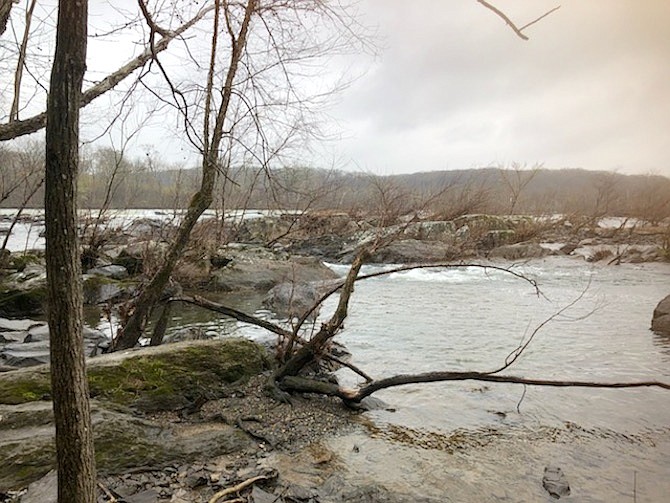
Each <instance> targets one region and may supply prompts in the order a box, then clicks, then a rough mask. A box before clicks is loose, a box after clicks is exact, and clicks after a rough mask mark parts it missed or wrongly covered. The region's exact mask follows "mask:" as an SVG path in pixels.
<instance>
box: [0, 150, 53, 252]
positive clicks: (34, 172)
mask: <svg viewBox="0 0 670 503" xmlns="http://www.w3.org/2000/svg"><path fill="white" fill-rule="evenodd" d="M11 154H12V155H11V156H7V157H10V158H11V159H10V160H8V161H6V162H7V164H6V165H5V166H4V167H3V172H2V173H1V174H0V204H1V203H2V202H3V201H5V200H8V199H9V200H10V201H11V202H13V203H14V204H13V206H15V207H16V208H17V211H16V213H15V214H14V217H13V218H12V221H11V223H10V224H9V228H8V229H7V234H6V235H5V238H4V239H3V241H2V245H1V246H0V251H2V250H5V249H6V248H7V245H8V244H9V238H10V236H11V235H12V232H13V230H14V228H15V227H16V225H17V224H18V223H19V222H20V220H21V217H22V214H23V211H24V210H25V209H26V208H27V207H28V204H29V203H30V202H31V201H32V200H33V198H34V197H35V195H36V194H37V192H38V191H39V190H40V189H41V188H42V186H43V184H44V146H43V145H42V144H40V143H37V142H28V143H27V144H25V145H24V146H23V148H22V150H20V151H18V152H12V153H11ZM0 158H1V157H0ZM0 162H1V161H0ZM12 195H14V197H11V196H12ZM10 198H11V199H10Z"/></svg>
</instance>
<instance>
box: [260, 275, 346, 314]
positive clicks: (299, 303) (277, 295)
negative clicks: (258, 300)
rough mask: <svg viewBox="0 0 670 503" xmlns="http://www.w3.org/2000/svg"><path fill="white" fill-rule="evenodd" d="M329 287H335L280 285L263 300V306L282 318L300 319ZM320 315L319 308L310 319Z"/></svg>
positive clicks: (304, 284)
mask: <svg viewBox="0 0 670 503" xmlns="http://www.w3.org/2000/svg"><path fill="white" fill-rule="evenodd" d="M329 285H330V287H332V286H334V284H333V283H331V282H321V283H293V282H285V283H280V284H279V285H276V286H274V287H273V288H272V289H271V290H270V291H269V292H268V293H267V295H266V296H265V298H264V299H263V306H265V307H267V308H268V309H270V310H271V311H273V312H274V313H275V314H277V315H278V316H281V317H286V318H300V317H302V316H303V315H304V314H305V313H306V312H307V311H308V310H310V309H311V308H312V306H313V305H314V304H315V303H316V302H317V301H318V300H319V299H320V298H321V296H322V295H323V294H324V293H325V292H326V291H327V290H328V289H329V287H328V286H329ZM318 313H319V310H318V308H317V309H315V310H314V312H313V313H312V315H311V317H310V318H312V319H313V318H315V317H316V316H317V315H318Z"/></svg>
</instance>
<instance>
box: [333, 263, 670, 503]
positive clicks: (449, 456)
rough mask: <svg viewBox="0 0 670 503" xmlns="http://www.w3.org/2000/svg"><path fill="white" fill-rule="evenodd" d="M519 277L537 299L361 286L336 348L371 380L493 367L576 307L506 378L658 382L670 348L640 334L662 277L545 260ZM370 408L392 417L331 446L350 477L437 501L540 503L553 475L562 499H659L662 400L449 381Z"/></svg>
mask: <svg viewBox="0 0 670 503" xmlns="http://www.w3.org/2000/svg"><path fill="white" fill-rule="evenodd" d="M515 270H517V271H518V272H522V273H524V274H525V275H527V276H528V277H531V278H535V279H537V281H538V284H539V286H540V288H541V291H542V294H543V295H541V296H538V295H537V294H536V292H535V290H534V289H533V288H532V287H530V285H528V284H527V283H525V282H524V281H522V280H519V279H518V278H515V277H513V276H511V275H509V274H505V273H501V272H498V271H484V270H482V269H477V268H465V269H458V270H443V271H427V270H421V271H412V272H407V273H398V274H392V275H391V276H389V277H385V278H380V279H372V280H368V281H365V282H361V283H360V284H359V285H358V287H357V289H356V292H355V295H354V298H353V303H352V307H351V311H350V316H349V318H348V320H347V322H346V330H345V332H344V333H343V334H342V338H341V340H342V342H344V343H345V344H346V345H347V347H348V348H349V349H350V351H351V352H352V353H353V354H354V358H355V362H356V363H357V364H358V365H360V366H361V367H362V368H364V369H366V371H368V372H369V373H370V374H372V375H373V376H374V377H383V376H389V375H393V374H396V373H416V372H426V371H430V370H480V371H486V370H492V369H494V368H496V367H498V366H500V365H501V364H502V363H503V362H504V360H505V357H506V356H507V355H508V354H509V353H510V352H511V351H512V350H514V349H515V348H516V347H517V346H518V345H519V343H520V341H521V340H522V338H524V337H525V338H527V337H529V336H530V334H532V332H533V331H534V330H535V328H536V327H537V326H538V325H539V324H541V323H542V322H543V321H544V320H546V319H547V318H549V317H550V316H552V315H553V314H555V313H556V312H558V311H559V310H560V309H562V308H563V307H565V306H566V305H567V304H569V303H570V302H572V301H573V300H575V299H577V298H578V297H580V296H581V298H580V300H579V301H578V302H577V303H576V304H575V306H574V307H573V308H571V309H569V310H567V311H566V312H564V313H563V314H562V316H559V317H557V318H556V319H555V320H554V321H552V322H550V323H548V324H547V325H545V326H544V327H543V328H542V329H541V330H539V331H538V332H537V334H536V335H535V338H534V340H533V343H532V344H531V345H530V346H529V348H528V350H527V351H526V352H525V353H524V355H523V356H522V357H521V358H520V359H519V360H518V361H517V362H516V363H515V364H514V365H513V366H512V367H511V368H510V369H508V370H507V371H506V372H507V373H509V374H513V375H519V376H524V377H537V378H548V379H566V380H592V381H630V380H665V381H666V382H668V381H670V339H668V338H663V337H661V336H658V335H655V334H653V333H652V332H651V331H650V330H649V325H650V320H651V314H652V312H653V309H654V307H655V305H656V303H657V302H658V301H659V300H660V299H661V298H663V297H664V296H665V295H667V294H668V293H669V292H668V288H669V286H670V267H668V266H667V265H663V264H644V265H622V266H618V267H614V266H610V267H605V266H593V267H591V266H589V265H586V264H585V263H584V262H581V261H576V260H574V259H567V258H548V259H545V260H541V261H540V260H537V261H531V262H528V263H526V264H524V265H520V266H518V267H516V268H515ZM347 377H348V375H343V376H342V378H343V380H345V381H346V380H347ZM349 381H351V382H353V381H355V380H352V379H351V378H349ZM375 396H378V397H379V398H382V399H383V400H384V401H386V402H387V403H388V404H389V405H390V406H392V407H393V408H394V409H395V411H394V412H389V411H374V412H369V413H367V421H368V427H367V429H368V433H367V434H356V435H350V436H345V437H343V438H339V439H335V440H333V441H332V442H331V447H332V448H333V449H334V450H335V452H336V453H337V454H338V455H339V456H341V458H342V459H343V461H345V462H346V465H347V466H348V467H349V475H348V476H349V477H351V479H352V480H355V481H358V482H361V483H365V482H376V483H383V484H385V485H386V486H388V487H390V488H392V489H396V490H398V491H400V492H403V493H408V492H410V493H413V494H416V495H417V497H420V496H423V497H433V498H436V499H437V500H438V501H457V502H483V501H550V500H551V498H550V497H549V496H548V494H547V493H546V492H544V490H543V489H542V486H541V479H542V474H543V469H544V467H545V466H546V465H548V464H554V465H558V466H560V467H561V468H562V469H563V471H564V472H565V473H566V475H567V477H568V479H569V482H570V485H571V487H572V495H571V496H569V497H566V498H562V499H563V500H564V501H579V502H613V501H617V502H618V501H639V502H642V501H650V502H662V501H670V477H669V476H670V395H669V394H668V392H667V391H661V390H658V389H637V390H601V389H583V388H579V389H578V388H546V387H528V388H527V389H526V390H524V388H523V386H520V385H511V384H493V383H477V382H454V383H439V384H420V385H412V386H406V387H401V388H395V389H391V390H384V391H381V392H379V393H378V394H377V395H375Z"/></svg>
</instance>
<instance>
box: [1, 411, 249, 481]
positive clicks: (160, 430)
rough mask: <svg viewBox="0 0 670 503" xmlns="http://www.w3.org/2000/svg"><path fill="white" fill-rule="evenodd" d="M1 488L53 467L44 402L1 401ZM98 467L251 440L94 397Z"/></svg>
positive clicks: (151, 461) (178, 459)
mask: <svg viewBox="0 0 670 503" xmlns="http://www.w3.org/2000/svg"><path fill="white" fill-rule="evenodd" d="M0 414H1V415H2V417H3V418H4V419H3V421H2V422H0V452H2V455H3V457H2V461H3V462H2V463H0V493H2V492H4V491H7V490H17V489H21V488H22V487H25V486H27V485H28V484H30V483H31V482H34V481H36V480H38V479H40V478H41V477H43V476H44V475H45V474H46V473H48V472H49V471H50V470H52V469H54V468H55V460H56V449H55V442H54V435H55V430H54V427H53V412H52V410H51V404H50V403H48V402H33V403H27V404H23V405H18V406H2V405H0ZM91 419H92V423H93V434H94V441H95V459H96V467H97V469H98V472H99V473H100V474H114V473H122V472H124V471H125V470H128V469H130V468H135V467H139V466H152V467H156V468H160V467H161V466H165V465H167V464H182V463H188V462H190V461H193V460H195V459H198V458H201V457H202V454H203V453H207V455H208V456H219V455H223V454H229V453H232V452H236V451H241V450H244V449H245V448H247V447H248V446H249V443H250V440H249V439H248V438H247V437H246V436H245V435H244V434H243V433H242V432H241V431H239V430H236V429H235V428H233V427H231V426H228V425H225V424H217V425H215V427H214V428H211V429H209V430H203V429H198V430H194V429H193V428H190V427H182V426H178V425H177V426H174V425H173V426H167V427H166V426H163V425H159V424H157V423H154V422H151V421H147V420H144V419H141V418H138V417H133V416H132V415H129V414H123V413H120V412H117V411H113V410H109V409H108V408H107V405H106V404H101V403H98V402H95V401H93V402H92V412H91Z"/></svg>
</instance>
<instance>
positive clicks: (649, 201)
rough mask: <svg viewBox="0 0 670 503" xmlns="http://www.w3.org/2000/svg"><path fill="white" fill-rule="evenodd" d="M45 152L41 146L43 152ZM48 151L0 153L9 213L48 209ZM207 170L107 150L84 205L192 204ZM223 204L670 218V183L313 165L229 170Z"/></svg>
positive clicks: (86, 170)
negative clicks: (161, 163) (359, 170)
mask: <svg viewBox="0 0 670 503" xmlns="http://www.w3.org/2000/svg"><path fill="white" fill-rule="evenodd" d="M38 152H41V149H39V150H38ZM43 171H44V163H43V159H42V158H41V153H36V152H26V151H18V152H17V151H11V150H7V149H4V150H0V207H5V208H7V207H22V206H26V207H41V205H42V201H43V197H44V196H43V187H42V186H41V183H42V179H43ZM199 181H200V178H199V170H198V169H175V168H169V167H157V166H155V165H154V164H153V163H152V162H150V160H149V159H145V160H142V161H136V160H129V159H126V158H124V157H123V156H121V155H120V154H118V153H117V152H114V151H113V150H110V149H100V150H97V151H95V152H94V153H93V154H92V155H89V156H88V157H86V158H85V159H83V162H82V172H81V174H80V201H79V203H80V206H81V207H82V208H100V207H108V208H163V209H172V208H184V207H186V206H187V205H188V203H189V200H190V197H191V196H192V194H193V193H194V192H195V191H196V190H197V189H198V185H199ZM213 205H214V206H215V207H216V208H220V209H224V210H225V209H232V208H255V209H291V210H294V209H299V210H305V209H307V210H310V209H318V210H338V211H349V212H352V211H353V212H363V213H370V212H376V213H383V212H389V211H393V212H394V213H396V214H399V213H402V212H410V211H413V210H417V209H424V210H426V211H429V212H432V213H437V214H438V215H439V216H442V217H444V218H450V217H453V216H458V215H460V214H466V213H491V214H510V213H516V214H553V213H564V214H580V215H589V216H598V215H617V216H631V217H641V218H644V219H646V220H650V221H653V222H658V221H660V220H662V219H664V218H666V217H668V216H670V179H668V178H666V177H663V176H657V175H622V174H618V173H613V172H602V171H588V170H584V169H560V170H549V169H540V168H537V167H525V166H519V165H513V166H511V167H508V168H497V167H491V168H481V169H467V170H451V171H434V172H424V173H414V174H410V175H389V176H378V175H369V174H362V173H349V172H342V171H324V170H317V169H310V168H306V167H284V168H280V169H273V170H268V169H265V168H254V167H238V168H228V169H221V173H220V177H219V182H218V187H217V190H216V196H215V202H214V204H213Z"/></svg>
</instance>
